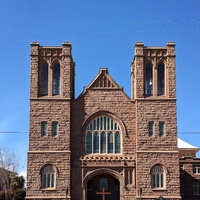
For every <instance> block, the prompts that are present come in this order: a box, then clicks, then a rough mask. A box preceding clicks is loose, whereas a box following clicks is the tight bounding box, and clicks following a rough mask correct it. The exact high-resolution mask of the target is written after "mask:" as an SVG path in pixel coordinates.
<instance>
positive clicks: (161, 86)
mask: <svg viewBox="0 0 200 200" xmlns="http://www.w3.org/2000/svg"><path fill="white" fill-rule="evenodd" d="M157 76H158V95H163V94H164V93H165V67H164V64H159V65H158V70H157Z"/></svg>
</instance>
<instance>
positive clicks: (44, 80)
mask: <svg viewBox="0 0 200 200" xmlns="http://www.w3.org/2000/svg"><path fill="white" fill-rule="evenodd" d="M40 70H41V73H40V76H41V79H40V94H41V95H48V64H47V63H44V64H43V65H42V67H41V69H40Z"/></svg>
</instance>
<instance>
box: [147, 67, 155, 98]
mask: <svg viewBox="0 0 200 200" xmlns="http://www.w3.org/2000/svg"><path fill="white" fill-rule="evenodd" d="M145 94H146V95H153V67H152V64H147V65H146V69H145Z"/></svg>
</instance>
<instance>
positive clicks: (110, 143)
mask: <svg viewBox="0 0 200 200" xmlns="http://www.w3.org/2000/svg"><path fill="white" fill-rule="evenodd" d="M113 144H114V140H113V133H112V132H109V133H108V153H113Z"/></svg>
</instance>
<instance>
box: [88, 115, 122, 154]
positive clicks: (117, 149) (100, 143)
mask: <svg viewBox="0 0 200 200" xmlns="http://www.w3.org/2000/svg"><path fill="white" fill-rule="evenodd" d="M85 139H86V153H87V154H98V153H100V154H115V153H121V129H120V126H119V124H118V123H117V122H116V121H115V120H114V119H113V118H111V117H109V116H99V117H96V118H94V119H93V120H92V121H91V122H90V123H89V125H88V127H87V129H86V137H85Z"/></svg>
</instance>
